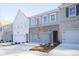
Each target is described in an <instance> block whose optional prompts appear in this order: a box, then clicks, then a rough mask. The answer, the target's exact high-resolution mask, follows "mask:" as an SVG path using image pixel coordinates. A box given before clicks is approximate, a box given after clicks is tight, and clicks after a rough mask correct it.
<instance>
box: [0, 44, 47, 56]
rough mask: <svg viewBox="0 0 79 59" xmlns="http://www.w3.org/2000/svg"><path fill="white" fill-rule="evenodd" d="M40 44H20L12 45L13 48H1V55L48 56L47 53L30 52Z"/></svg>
mask: <svg viewBox="0 0 79 59" xmlns="http://www.w3.org/2000/svg"><path fill="white" fill-rule="evenodd" d="M37 45H39V44H32V43H26V44H20V45H12V46H0V55H1V56H20V55H21V56H24V55H26V56H44V55H45V56H46V55H47V53H43V52H38V51H29V49H31V48H32V47H34V46H37Z"/></svg>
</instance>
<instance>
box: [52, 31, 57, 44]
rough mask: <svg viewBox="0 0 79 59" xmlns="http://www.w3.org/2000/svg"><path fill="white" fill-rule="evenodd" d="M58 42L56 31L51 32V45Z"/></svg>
mask: <svg viewBox="0 0 79 59" xmlns="http://www.w3.org/2000/svg"><path fill="white" fill-rule="evenodd" d="M57 42H58V31H53V43H57Z"/></svg>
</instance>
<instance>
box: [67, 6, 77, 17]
mask: <svg viewBox="0 0 79 59" xmlns="http://www.w3.org/2000/svg"><path fill="white" fill-rule="evenodd" d="M73 7H75V14H74V15H70V8H73ZM68 11H69V13H68V15H69V17H73V16H76V6H71V7H69V10H68Z"/></svg>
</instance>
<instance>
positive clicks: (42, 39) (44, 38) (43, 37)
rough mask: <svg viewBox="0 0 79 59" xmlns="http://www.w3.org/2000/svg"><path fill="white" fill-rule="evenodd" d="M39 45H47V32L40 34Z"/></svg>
mask: <svg viewBox="0 0 79 59" xmlns="http://www.w3.org/2000/svg"><path fill="white" fill-rule="evenodd" d="M40 43H49V33H48V32H43V33H40Z"/></svg>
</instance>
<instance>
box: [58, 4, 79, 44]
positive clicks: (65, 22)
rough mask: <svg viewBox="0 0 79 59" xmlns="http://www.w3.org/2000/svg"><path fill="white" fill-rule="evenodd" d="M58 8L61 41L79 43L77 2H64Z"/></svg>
mask: <svg viewBox="0 0 79 59" xmlns="http://www.w3.org/2000/svg"><path fill="white" fill-rule="evenodd" d="M59 9H60V32H61V39H62V43H79V4H77V3H74V4H73V3H69V4H68V3H64V4H62V5H61V6H60V7H59Z"/></svg>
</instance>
